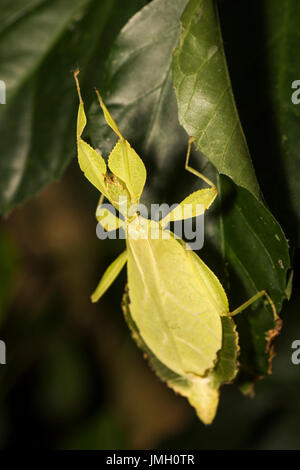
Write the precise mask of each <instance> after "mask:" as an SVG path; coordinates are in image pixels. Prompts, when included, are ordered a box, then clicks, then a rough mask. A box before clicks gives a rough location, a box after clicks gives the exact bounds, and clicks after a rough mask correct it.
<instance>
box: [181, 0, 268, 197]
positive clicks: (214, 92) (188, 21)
mask: <svg viewBox="0 0 300 470" xmlns="http://www.w3.org/2000/svg"><path fill="white" fill-rule="evenodd" d="M182 25H183V34H182V36H181V38H180V43H179V45H178V47H177V48H176V50H175V52H174V61H173V77H174V85H175V91H176V96H177V101H178V114H179V121H180V123H181V124H182V126H183V127H184V128H185V130H186V131H187V132H188V134H189V135H191V136H194V137H195V142H196V147H197V149H198V150H200V151H201V152H203V153H204V154H205V156H206V157H207V158H209V160H210V161H211V162H212V163H213V164H214V166H215V167H216V168H217V170H218V171H219V173H223V174H225V175H227V176H229V177H230V178H232V180H233V181H234V182H235V183H236V184H237V185H239V186H242V187H244V188H246V189H248V190H249V191H251V192H252V193H253V194H254V195H255V196H256V197H258V195H259V189H258V183H257V181H256V177H255V173H254V170H253V166H252V162H251V159H250V155H249V151H248V147H247V143H246V140H245V136H244V133H243V130H242V128H241V124H240V121H239V117H238V114H237V110H236V107H235V102H234V98H233V94H232V89H231V83H230V79H229V75H228V71H227V65H226V60H225V55H224V50H223V44H222V36H221V32H220V26H219V21H218V13H217V10H216V6H215V1H214V0H207V1H205V2H204V1H203V0H191V1H190V2H189V3H188V6H187V8H186V10H185V12H184V14H183V16H182Z"/></svg>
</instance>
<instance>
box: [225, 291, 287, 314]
mask: <svg viewBox="0 0 300 470" xmlns="http://www.w3.org/2000/svg"><path fill="white" fill-rule="evenodd" d="M263 296H265V297H266V298H267V300H268V301H269V304H270V305H271V307H272V310H273V313H274V318H277V317H278V315H277V312H276V308H275V305H274V302H273V300H272V299H271V297H270V296H269V294H268V293H267V292H266V291H265V290H261V291H259V292H257V294H255V295H253V297H251V298H250V299H249V300H247V302H244V303H243V304H242V305H240V306H239V307H238V308H236V309H235V310H233V311H232V312H230V313H229V315H230V316H231V317H233V316H234V315H237V314H238V313H241V312H242V311H243V310H245V309H246V308H247V307H249V306H250V305H251V304H253V303H254V302H255V301H256V300H258V299H259V298H260V297H263Z"/></svg>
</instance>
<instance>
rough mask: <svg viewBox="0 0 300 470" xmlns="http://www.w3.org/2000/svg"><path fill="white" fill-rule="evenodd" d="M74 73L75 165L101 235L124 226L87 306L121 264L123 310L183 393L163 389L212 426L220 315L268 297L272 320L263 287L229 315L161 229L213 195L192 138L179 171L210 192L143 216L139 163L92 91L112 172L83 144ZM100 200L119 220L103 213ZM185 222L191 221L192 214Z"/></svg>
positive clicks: (193, 260)
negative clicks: (108, 137)
mask: <svg viewBox="0 0 300 470" xmlns="http://www.w3.org/2000/svg"><path fill="white" fill-rule="evenodd" d="M78 73H79V71H78V70H77V71H76V72H75V73H74V78H75V81H76V86H77V91H78V96H79V110H78V118H77V146H78V161H79V165H80V168H81V170H82V171H83V172H84V174H85V176H86V178H87V179H88V180H89V181H90V182H91V183H92V184H93V185H94V186H95V187H96V188H97V189H98V190H99V191H100V193H101V195H102V196H101V198H100V202H99V205H98V207H97V211H96V218H97V220H98V221H99V222H100V223H101V221H102V220H103V217H104V215H106V217H105V226H104V228H105V229H106V230H110V226H111V227H113V228H114V229H116V228H118V227H121V226H122V227H123V228H124V230H125V231H126V237H125V238H126V249H125V251H123V253H121V254H120V255H119V256H118V257H117V259H116V260H115V261H113V263H112V264H111V265H110V266H109V267H108V268H107V270H106V271H105V273H104V274H103V276H102V278H101V280H100V282H99V284H98V286H97V288H96V289H95V291H94V293H93V294H92V296H91V299H92V302H97V301H98V300H99V299H100V298H101V297H102V296H103V294H104V293H105V292H106V291H107V289H108V288H109V287H110V285H111V284H112V283H113V281H114V280H115V279H116V277H117V276H118V275H119V273H120V271H121V270H122V268H123V267H124V266H125V264H126V263H127V274H128V297H129V305H128V307H129V310H130V315H131V318H132V321H133V322H134V324H135V327H136V330H137V332H138V336H139V338H140V342H142V343H144V344H145V345H146V348H147V350H148V351H150V353H151V354H152V355H153V356H154V357H155V358H156V359H157V360H158V361H159V363H160V364H162V365H163V366H164V367H165V368H166V369H167V370H168V371H171V373H173V374H175V375H176V377H178V378H180V379H181V380H185V381H187V382H188V384H189V386H188V387H187V388H185V389H184V388H182V387H181V386H180V385H179V382H178V383H176V384H174V383H173V385H172V384H170V383H169V384H170V385H171V386H172V387H173V388H174V389H175V390H176V391H177V392H179V393H181V394H182V395H184V396H186V397H187V398H188V400H189V401H190V403H191V404H192V405H193V406H194V407H195V409H196V412H197V414H198V416H199V417H200V419H202V421H204V422H205V423H210V422H211V421H212V419H213V418H214V415H215V412H216V407H217V403H218V395H217V392H216V390H214V387H213V385H212V374H211V371H213V370H214V368H215V366H216V362H217V359H218V356H219V355H220V352H222V347H224V344H222V342H223V339H222V338H223V336H222V325H223V323H222V318H224V317H227V318H230V320H231V317H233V316H234V315H237V314H238V313H240V312H242V311H243V310H245V309H246V308H247V307H249V306H250V305H251V304H252V303H253V302H255V301H256V300H258V299H259V298H260V297H262V296H265V297H266V298H267V299H268V301H269V302H270V304H271V306H272V309H273V312H274V316H275V317H276V310H275V306H274V304H273V301H272V300H271V298H270V296H269V295H268V294H267V292H266V291H264V290H262V291H260V292H257V293H256V294H255V295H254V296H253V297H251V298H250V299H249V300H247V301H246V302H245V303H243V304H242V305H241V306H240V307H238V308H236V309H235V310H233V311H231V312H230V310H229V305H228V299H227V296H226V293H225V291H224V289H223V287H222V285H221V283H220V281H219V280H218V278H217V276H216V275H215V274H214V273H213V272H212V271H211V270H210V269H209V268H208V266H206V264H205V263H204V262H203V261H202V260H201V259H200V257H199V256H198V255H197V254H196V253H195V252H194V251H192V250H187V249H186V247H185V243H184V242H183V240H181V239H178V238H176V237H175V236H174V234H172V232H170V231H169V230H166V227H167V225H168V223H169V222H170V221H177V220H180V219H183V218H184V217H185V214H184V211H182V208H183V207H184V206H185V205H187V204H189V205H190V207H191V208H192V217H195V216H198V215H199V214H200V213H201V212H202V213H203V212H204V211H205V210H206V209H208V208H209V207H210V205H211V204H212V203H213V201H214V200H215V198H216V196H217V194H218V191H217V188H216V186H215V185H214V183H213V182H211V181H210V180H209V179H208V178H206V176H204V175H202V174H201V173H200V172H198V171H197V170H195V169H193V168H192V167H190V166H189V157H190V150H191V145H192V140H193V139H192V138H191V139H190V140H189V144H188V151H187V155H186V161H185V169H186V170H187V171H189V172H190V173H192V174H193V175H195V176H197V177H199V178H200V179H202V180H203V181H204V182H205V183H207V184H208V186H209V187H208V188H205V189H200V190H198V191H195V192H193V193H191V194H190V195H189V196H187V197H186V198H185V199H184V200H183V201H182V202H181V203H180V204H179V205H178V206H176V207H175V209H173V210H171V212H169V213H168V214H167V215H166V216H165V217H164V218H162V219H161V220H160V221H154V220H151V219H150V220H149V219H146V218H144V217H142V216H141V215H140V214H139V213H138V212H137V211H136V209H135V208H136V206H137V204H138V203H139V200H140V197H141V194H142V191H143V188H144V185H145V181H146V169H145V166H144V163H143V161H142V160H141V158H140V157H139V156H138V155H137V153H136V152H135V151H134V150H133V148H132V147H131V146H130V144H129V143H128V141H127V140H126V139H125V138H124V137H123V135H122V134H121V132H120V130H119V128H118V126H117V124H116V123H115V121H114V120H113V118H112V116H111V115H110V113H109V111H108V109H107V108H106V106H105V104H104V103H103V101H102V98H101V96H100V94H99V92H98V91H97V90H96V93H97V97H98V100H99V104H100V106H101V109H102V111H103V113H104V117H105V120H106V122H107V124H108V125H109V126H110V127H111V129H112V130H113V131H114V132H115V133H116V134H117V136H118V138H119V139H118V142H117V144H116V145H115V147H114V148H113V150H112V151H111V153H110V155H109V159H108V168H109V170H110V173H108V169H107V165H106V163H105V160H104V159H103V157H102V156H101V155H100V154H99V153H98V152H97V151H96V150H95V149H93V148H92V147H91V146H90V145H89V144H88V143H87V142H85V141H84V140H83V139H82V137H81V136H82V133H83V130H84V128H85V126H86V123H87V119H86V115H85V111H84V104H83V100H82V97H81V92H80V86H79V81H78ZM104 198H106V199H108V201H110V203H111V204H112V205H113V206H114V207H115V208H116V209H117V210H118V211H119V213H120V214H122V216H123V218H124V220H123V219H122V218H120V217H116V216H114V215H113V214H110V215H109V214H108V211H107V209H105V210H104V209H102V207H101V204H102V201H103V199H104ZM120 201H121V202H120ZM122 201H123V202H122ZM188 217H189V218H190V217H191V214H190V212H189V215H188ZM153 234H154V236H153ZM232 323H233V322H232ZM234 328H235V327H234ZM234 331H235V330H234ZM234 334H235V335H236V333H234ZM236 349H237V347H236Z"/></svg>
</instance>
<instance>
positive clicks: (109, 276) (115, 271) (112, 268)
mask: <svg viewBox="0 0 300 470" xmlns="http://www.w3.org/2000/svg"><path fill="white" fill-rule="evenodd" d="M126 261H127V250H125V251H123V253H121V254H120V255H119V256H118V258H116V259H115V260H114V261H113V262H112V263H111V264H110V265H109V267H108V268H107V270H106V271H105V273H104V274H103V276H102V278H101V279H100V282H99V284H98V286H97V287H96V289H95V291H94V292H93V294H92V296H91V299H92V302H97V301H98V300H99V299H100V297H102V295H103V294H104V293H105V292H106V291H107V289H108V288H109V287H110V286H111V285H112V283H113V282H114V280H115V279H116V278H117V277H118V275H119V274H120V272H121V270H122V268H123V267H124V265H125V264H126Z"/></svg>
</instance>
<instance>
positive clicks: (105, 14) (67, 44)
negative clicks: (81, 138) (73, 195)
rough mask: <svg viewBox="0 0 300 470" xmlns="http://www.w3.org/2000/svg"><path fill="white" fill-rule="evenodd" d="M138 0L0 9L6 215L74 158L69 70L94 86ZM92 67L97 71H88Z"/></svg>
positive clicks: (1, 185)
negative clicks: (78, 69)
mask: <svg viewBox="0 0 300 470" xmlns="http://www.w3.org/2000/svg"><path fill="white" fill-rule="evenodd" d="M144 3H145V2H144V0H130V1H129V2H126V4H124V2H123V1H122V0H104V1H101V2H98V1H96V0H74V2H69V1H67V0H52V1H51V2H50V1H42V0H40V1H37V0H36V1H33V2H27V4H26V2H22V5H21V2H17V3H16V2H13V3H12V2H5V4H4V5H1V23H0V39H1V42H0V79H1V80H4V82H5V83H6V87H7V96H6V104H5V105H0V106H1V107H0V140H1V149H2V159H1V164H0V171H1V177H0V207H1V211H2V212H4V213H6V212H8V211H9V210H11V209H12V208H13V207H14V206H15V205H16V204H19V203H21V202H23V201H24V200H26V199H28V198H29V197H31V196H32V195H34V194H35V193H36V192H38V191H39V190H40V189H41V188H42V187H43V186H45V185H46V184H47V183H49V182H50V181H53V180H55V179H57V178H58V177H60V176H61V174H62V172H63V171H64V169H65V167H66V165H67V164H68V163H69V161H70V159H71V158H72V156H73V155H74V151H75V145H74V136H75V135H76V134H75V120H74V116H75V115H76V105H77V96H76V92H75V89H74V83H73V77H72V69H74V68H75V67H76V66H80V67H81V68H82V69H83V72H82V79H84V77H88V78H89V88H91V87H90V80H94V84H95V83H96V82H97V78H96V77H98V75H101V70H102V64H103V60H104V59H105V57H106V55H107V53H108V50H109V47H110V43H111V41H112V39H113V38H114V37H115V35H116V34H117V32H118V31H119V29H120V27H121V26H122V25H123V24H124V23H125V22H126V20H127V19H128V18H129V17H130V16H131V15H132V14H133V13H134V12H135V11H136V10H137V9H138V8H139V7H141V6H143V5H144ZM95 65H97V68H96V67H95Z"/></svg>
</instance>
